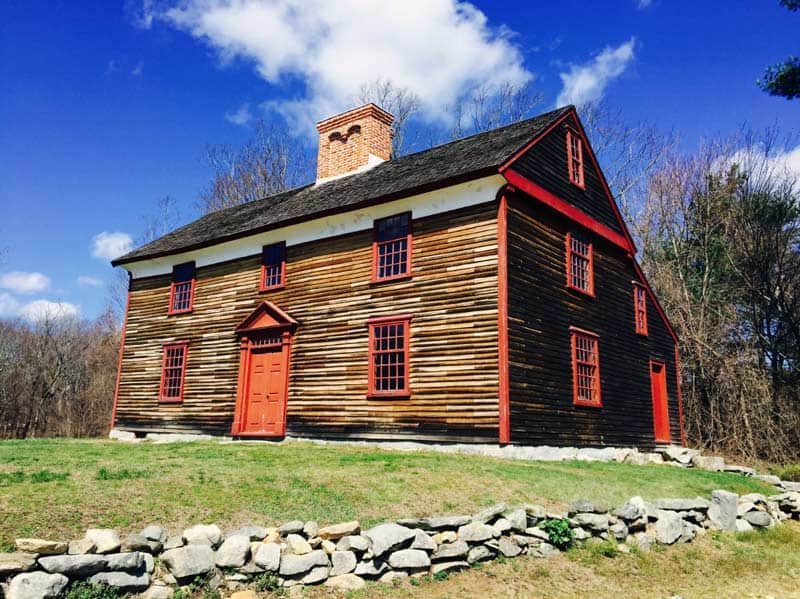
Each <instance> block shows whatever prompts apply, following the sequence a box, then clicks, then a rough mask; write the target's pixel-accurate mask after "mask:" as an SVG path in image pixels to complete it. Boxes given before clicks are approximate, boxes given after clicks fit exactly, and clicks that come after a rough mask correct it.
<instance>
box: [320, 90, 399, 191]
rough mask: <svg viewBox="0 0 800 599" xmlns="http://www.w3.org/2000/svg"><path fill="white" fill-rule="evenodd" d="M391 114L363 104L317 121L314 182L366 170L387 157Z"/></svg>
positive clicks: (390, 144)
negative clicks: (317, 149)
mask: <svg viewBox="0 0 800 599" xmlns="http://www.w3.org/2000/svg"><path fill="white" fill-rule="evenodd" d="M392 121H394V117H393V116H392V115H391V114H389V113H388V112H386V111H385V110H383V109H382V108H378V107H377V106H376V105H375V104H365V105H364V106H360V107H359V108H354V109H352V110H348V111H347V112H343V113H342V114H337V115H336V116H332V117H330V118H327V119H325V120H324V121H320V122H319V123H317V131H319V152H318V153H317V183H322V182H325V181H326V180H329V179H335V178H337V177H341V176H343V175H349V174H351V173H354V172H356V171H360V170H366V169H367V168H369V167H371V166H375V165H376V164H380V163H381V162H383V161H384V160H389V158H390V157H391V154H392Z"/></svg>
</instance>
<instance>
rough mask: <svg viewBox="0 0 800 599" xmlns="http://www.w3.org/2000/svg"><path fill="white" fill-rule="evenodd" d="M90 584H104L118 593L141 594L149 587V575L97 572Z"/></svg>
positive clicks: (90, 579)
mask: <svg viewBox="0 0 800 599" xmlns="http://www.w3.org/2000/svg"><path fill="white" fill-rule="evenodd" d="M89 582H90V583H92V584H106V585H108V586H110V587H113V588H115V589H117V590H118V591H120V592H121V593H141V592H142V591H145V590H147V587H149V586H150V575H149V574H147V573H146V572H145V573H143V574H139V575H136V574H128V573H127V572H98V573H97V574H95V575H94V576H92V577H91V578H89Z"/></svg>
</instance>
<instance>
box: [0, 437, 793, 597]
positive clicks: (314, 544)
mask: <svg viewBox="0 0 800 599" xmlns="http://www.w3.org/2000/svg"><path fill="white" fill-rule="evenodd" d="M658 455H660V456H661V458H659V459H661V461H667V462H669V463H672V464H674V465H676V466H683V467H697V468H706V469H709V470H728V471H733V472H739V473H741V474H743V475H745V476H753V477H757V478H759V479H760V480H762V481H764V482H767V483H769V484H773V485H775V486H776V487H777V489H776V490H777V491H778V492H777V493H775V494H773V495H769V496H764V495H760V494H756V493H751V494H748V495H742V496H738V495H736V494H735V493H730V492H728V491H724V490H717V491H714V492H712V494H711V496H710V497H708V498H704V497H695V498H665V499H658V500H656V501H653V502H647V501H645V500H643V499H642V498H641V497H632V498H630V499H629V500H628V501H627V502H625V504H623V505H621V506H618V507H616V508H609V506H607V505H605V504H604V503H602V502H599V501H592V500H580V501H575V502H573V503H572V504H571V505H570V508H569V510H568V511H567V512H565V513H554V512H548V511H547V510H545V509H544V508H543V507H541V506H539V505H533V504H525V505H519V506H507V505H505V504H502V503H501V504H498V505H495V506H492V507H489V508H486V509H484V510H481V511H480V512H478V513H476V514H471V515H458V516H441V517H429V518H406V519H401V520H397V521H394V522H385V523H382V524H379V525H377V526H373V527H371V528H367V529H364V528H362V526H361V524H360V523H359V522H356V521H353V522H342V523H338V524H332V525H327V526H319V525H318V524H317V523H316V522H314V521H302V520H295V521H292V522H287V523H285V524H283V525H282V526H280V527H278V528H267V527H263V526H259V525H253V526H247V527H244V528H239V529H236V530H231V531H228V532H227V533H226V534H223V531H222V529H220V527H219V526H217V525H215V524H210V525H202V524H201V525H197V526H193V527H191V528H188V529H186V530H184V531H183V532H182V533H181V534H177V535H170V534H168V532H167V530H165V529H164V528H162V527H161V526H157V525H150V526H147V527H145V528H143V529H142V530H141V531H140V532H139V533H135V534H129V535H127V536H125V537H121V536H120V535H119V534H118V533H117V532H116V531H114V530H110V529H89V530H87V531H86V534H85V535H84V538H82V539H78V540H73V541H64V540H53V539H17V540H16V551H15V552H11V553H0V584H2V591H3V596H4V597H6V598H8V599H43V598H46V599H56V598H58V597H62V596H63V595H64V594H65V593H66V592H67V589H68V588H69V585H70V584H74V583H76V582H83V581H88V582H89V583H93V584H103V585H107V586H109V587H112V588H113V589H115V590H116V591H117V592H118V593H119V594H130V595H140V596H142V597H144V598H146V599H169V598H170V597H171V596H172V594H173V593H174V592H175V590H176V589H178V588H180V587H183V586H186V585H190V584H195V583H196V582H197V581H198V580H202V581H203V583H204V584H207V585H210V586H211V587H212V588H215V589H218V590H219V591H220V592H221V593H222V594H223V595H225V594H231V593H235V592H239V591H243V590H244V589H249V588H253V587H254V586H257V585H261V586H265V585H266V586H268V587H270V588H277V587H293V586H301V585H312V584H324V585H325V586H327V587H331V588H333V589H340V590H355V589H359V588H362V587H363V586H364V585H365V581H367V580H377V581H380V582H392V581H395V580H398V579H402V578H407V577H410V576H412V577H413V576H424V575H437V574H440V573H445V572H453V571H457V570H461V569H464V568H469V567H471V566H473V565H475V564H477V563H479V562H484V561H488V560H493V559H496V558H497V557H498V556H503V557H505V558H514V557H517V556H519V555H530V556H534V557H540V558H547V557H550V556H552V555H555V554H557V553H558V552H559V550H560V549H559V548H562V549H563V548H564V546H565V544H566V543H567V542H569V541H571V542H574V543H579V544H580V543H591V542H598V541H603V540H609V539H613V540H615V541H616V542H617V543H619V549H620V550H621V551H628V550H629V549H630V548H631V547H638V548H639V549H641V550H644V551H647V550H649V549H650V548H651V547H652V546H654V545H656V544H661V545H673V544H676V543H689V542H691V541H693V540H694V539H696V538H697V537H698V536H700V535H703V534H705V533H706V532H707V531H708V530H720V531H729V532H744V531H750V530H754V529H763V528H769V527H772V526H776V525H778V524H780V523H781V522H782V521H784V520H787V519H795V520H800V483H796V482H789V481H781V480H780V479H779V478H778V477H775V476H769V475H758V474H756V473H755V472H753V471H752V470H750V469H748V468H743V467H739V466H727V465H725V464H724V462H722V461H721V460H720V459H719V458H703V456H700V454H699V453H698V452H696V451H694V450H690V449H685V448H671V449H668V450H664V452H663V455H662V454H658ZM594 457H596V456H594ZM651 459H653V460H654V459H655V458H648V461H650V460H651Z"/></svg>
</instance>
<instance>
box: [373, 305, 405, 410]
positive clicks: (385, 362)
mask: <svg viewBox="0 0 800 599" xmlns="http://www.w3.org/2000/svg"><path fill="white" fill-rule="evenodd" d="M410 323H411V316H410V315H403V316H392V317H381V318H372V319H370V320H369V321H368V325H369V347H370V351H369V391H368V393H367V396H368V397H408V396H409V395H410V391H409V387H408V340H409V337H410V331H409V325H410Z"/></svg>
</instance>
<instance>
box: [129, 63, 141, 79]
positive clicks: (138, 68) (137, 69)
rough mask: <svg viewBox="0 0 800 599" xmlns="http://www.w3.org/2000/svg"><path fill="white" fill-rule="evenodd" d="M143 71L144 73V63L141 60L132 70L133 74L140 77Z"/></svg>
mask: <svg viewBox="0 0 800 599" xmlns="http://www.w3.org/2000/svg"><path fill="white" fill-rule="evenodd" d="M142 73H144V63H143V62H142V61H141V60H140V61H139V62H138V63H136V66H135V67H133V69H132V70H131V75H133V76H134V77H139V76H140V75H141V74H142Z"/></svg>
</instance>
